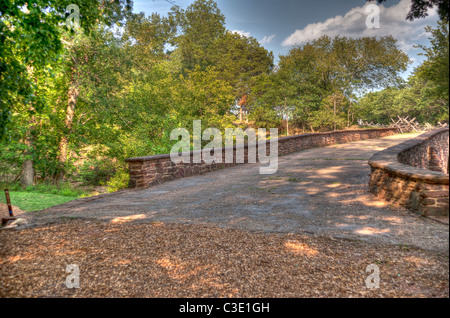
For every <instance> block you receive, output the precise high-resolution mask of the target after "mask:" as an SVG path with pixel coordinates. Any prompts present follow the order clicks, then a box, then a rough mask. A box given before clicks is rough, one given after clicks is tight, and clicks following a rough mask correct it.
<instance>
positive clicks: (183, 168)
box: [126, 128, 397, 188]
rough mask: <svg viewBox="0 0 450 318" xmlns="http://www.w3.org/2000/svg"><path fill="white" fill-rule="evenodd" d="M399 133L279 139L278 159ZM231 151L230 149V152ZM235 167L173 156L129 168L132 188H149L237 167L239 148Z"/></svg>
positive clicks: (347, 132)
mask: <svg viewBox="0 0 450 318" xmlns="http://www.w3.org/2000/svg"><path fill="white" fill-rule="evenodd" d="M396 133H397V129H395V128H385V129H367V130H344V131H334V132H326V133H314V134H303V135H296V136H290V137H283V138H279V139H278V155H286V154H289V153H294V152H297V151H301V150H305V149H310V148H315V147H323V146H327V145H332V144H338V143H347V142H352V141H359V140H365V139H374V138H381V137H385V136H391V135H394V134H396ZM248 148H249V145H245V147H244V163H247V162H248ZM225 149H226V148H222V149H221V150H222V154H223V157H222V159H223V160H222V162H225ZM228 149H230V148H228ZM269 149H270V144H269V142H267V143H266V153H267V154H269V153H270V152H269ZM232 151H233V163H212V164H207V163H205V162H204V161H202V162H201V163H193V160H192V158H193V157H194V155H195V154H197V153H195V152H191V154H190V155H191V161H190V162H188V163H178V164H176V163H174V162H172V160H171V158H170V154H164V155H157V156H150V157H141V158H130V159H127V160H126V161H127V162H128V165H129V173H130V181H129V187H130V188H146V187H149V186H152V185H156V184H160V183H163V182H166V181H170V180H174V179H179V178H184V177H189V176H193V175H200V174H204V173H207V172H211V171H216V170H219V169H224V168H227V167H230V166H234V165H236V164H238V163H236V146H235V147H233V148H232Z"/></svg>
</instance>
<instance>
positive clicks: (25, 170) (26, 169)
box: [20, 159, 34, 188]
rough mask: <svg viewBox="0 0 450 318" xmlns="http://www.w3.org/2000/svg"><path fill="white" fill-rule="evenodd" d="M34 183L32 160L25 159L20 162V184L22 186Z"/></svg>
mask: <svg viewBox="0 0 450 318" xmlns="http://www.w3.org/2000/svg"><path fill="white" fill-rule="evenodd" d="M33 184H34V167H33V161H31V160H29V159H27V160H25V161H24V162H23V164H22V173H21V174H20V185H21V186H22V188H26V187H29V186H32V185H33Z"/></svg>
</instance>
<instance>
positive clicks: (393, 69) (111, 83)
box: [0, 0, 449, 191]
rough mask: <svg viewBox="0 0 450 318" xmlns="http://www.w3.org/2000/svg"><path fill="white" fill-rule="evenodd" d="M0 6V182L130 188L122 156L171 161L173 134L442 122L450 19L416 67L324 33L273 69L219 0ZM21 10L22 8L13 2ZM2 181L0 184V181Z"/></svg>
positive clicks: (390, 50)
mask: <svg viewBox="0 0 450 318" xmlns="http://www.w3.org/2000/svg"><path fill="white" fill-rule="evenodd" d="M70 3H71V1H65V0H32V1H13V0H7V1H2V3H1V5H0V12H1V16H0V34H1V38H0V45H1V46H0V126H1V127H0V128H1V129H0V138H1V139H0V169H1V170H0V175H12V176H13V178H12V180H9V181H18V180H20V182H21V184H22V186H23V187H27V186H31V185H33V184H34V183H39V182H51V183H61V182H67V181H70V182H72V183H73V182H76V183H79V184H81V185H92V186H95V185H100V184H103V185H107V186H108V187H109V189H110V191H115V190H117V189H121V188H124V187H126V186H127V183H128V173H127V166H126V164H125V162H124V160H125V159H126V158H130V157H137V156H148V155H155V154H161V153H168V152H169V151H170V149H171V147H172V145H173V144H174V143H175V141H171V140H170V132H171V131H172V130H173V129H175V128H178V127H183V128H187V129H189V130H192V121H193V120H196V119H201V120H202V126H203V128H204V129H205V128H207V127H216V128H218V129H220V130H221V131H224V128H227V127H236V126H237V127H241V128H246V127H264V128H280V135H283V134H284V135H287V134H293V133H298V132H315V131H326V130H340V129H346V128H349V127H352V126H354V125H355V124H356V122H357V120H358V119H364V120H368V121H374V122H377V123H381V124H386V123H389V122H390V119H391V118H393V117H394V118H395V117H396V116H399V115H400V116H404V115H410V116H413V117H416V118H417V119H418V120H419V121H420V122H421V123H425V122H428V123H431V124H436V123H438V122H444V121H448V107H449V104H448V103H449V97H448V96H449V84H448V78H449V74H448V69H449V68H448V66H449V65H448V60H449V51H448V50H449V44H448V40H449V39H448V21H445V19H443V20H442V21H440V22H439V25H438V27H437V28H436V29H433V28H431V27H429V28H427V30H426V31H427V32H429V33H430V34H431V39H430V40H431V42H430V46H429V47H422V50H423V55H424V56H425V62H424V63H423V64H422V65H421V66H419V67H418V68H416V69H415V70H414V72H413V74H412V75H411V76H410V78H409V79H408V80H406V81H405V80H404V79H403V78H402V77H401V76H400V75H401V74H402V73H403V72H404V71H405V70H406V69H407V67H408V65H410V58H409V57H408V55H407V54H406V53H405V52H403V51H401V50H400V49H399V47H398V45H397V41H396V40H395V39H394V38H393V37H391V36H386V37H362V38H355V39H354V38H347V37H341V36H337V37H335V38H330V37H327V36H323V37H321V38H319V39H317V40H314V41H310V42H307V43H303V44H302V45H300V46H297V47H294V48H292V49H291V50H290V51H289V53H288V54H287V55H285V56H280V57H279V63H277V65H275V63H274V56H273V53H272V52H269V51H268V50H266V49H265V48H264V47H263V46H262V45H261V44H260V43H259V42H258V41H257V40H256V39H255V38H253V37H246V36H244V35H240V34H238V33H235V32H231V31H230V30H227V28H226V24H225V16H224V15H223V14H222V13H221V11H220V10H219V8H218V6H217V4H216V3H215V2H214V1H213V0H197V1H195V2H193V3H192V4H191V5H189V6H188V7H187V8H186V9H181V8H180V7H178V6H173V8H172V10H171V12H170V13H169V14H168V16H160V15H159V14H156V13H155V14H152V15H150V16H145V14H144V13H139V14H136V13H133V11H132V3H131V1H128V0H120V1H109V0H108V1H106V0H82V1H78V2H77V3H79V6H80V10H81V12H82V15H81V19H80V28H75V27H73V28H72V27H70V25H69V26H66V24H65V21H66V18H67V16H68V15H69V14H70V12H66V8H67V5H68V4H70ZM19 4H20V5H19ZM0 181H1V180H0Z"/></svg>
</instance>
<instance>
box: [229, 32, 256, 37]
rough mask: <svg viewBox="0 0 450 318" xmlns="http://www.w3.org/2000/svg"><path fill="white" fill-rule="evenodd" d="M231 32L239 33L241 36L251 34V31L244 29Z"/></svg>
mask: <svg viewBox="0 0 450 318" xmlns="http://www.w3.org/2000/svg"><path fill="white" fill-rule="evenodd" d="M231 33H237V34H239V35H241V36H245V37H247V38H248V37H249V36H250V35H251V33H250V32H247V31H243V30H232V31H231Z"/></svg>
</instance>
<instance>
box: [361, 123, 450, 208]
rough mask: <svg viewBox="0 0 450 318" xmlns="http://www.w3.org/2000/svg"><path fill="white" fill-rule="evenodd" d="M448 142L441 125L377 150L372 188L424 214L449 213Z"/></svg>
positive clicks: (445, 131)
mask: <svg viewBox="0 0 450 318" xmlns="http://www.w3.org/2000/svg"><path fill="white" fill-rule="evenodd" d="M448 145H449V129H448V128H442V129H437V130H435V131H432V132H428V133H425V134H423V135H421V136H419V137H417V138H414V139H411V140H408V141H406V142H404V143H402V144H400V145H397V146H394V147H391V148H389V149H386V150H384V151H382V152H379V153H377V154H375V155H374V156H373V157H372V158H371V159H370V160H369V164H370V166H371V167H372V173H371V177H370V182H369V190H370V191H371V192H372V193H374V194H376V195H377V196H378V197H379V198H382V199H385V200H386V201H389V202H393V203H396V204H399V205H403V206H406V207H408V208H410V209H412V210H415V211H418V212H420V213H422V214H423V215H427V216H428V215H439V216H448V210H449V201H448V196H449V176H448V174H446V173H447V172H448V170H447V169H448V166H447V165H448V150H449V146H448ZM431 170H432V171H431Z"/></svg>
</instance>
